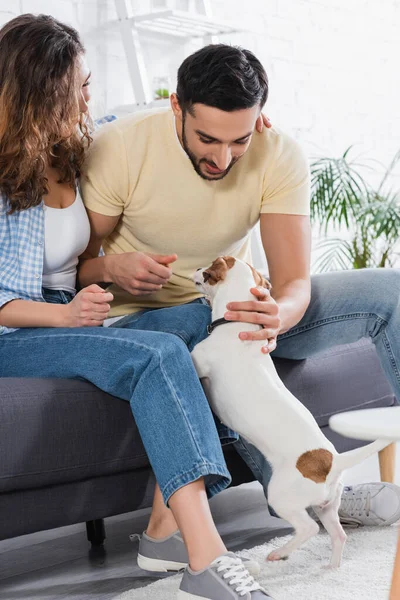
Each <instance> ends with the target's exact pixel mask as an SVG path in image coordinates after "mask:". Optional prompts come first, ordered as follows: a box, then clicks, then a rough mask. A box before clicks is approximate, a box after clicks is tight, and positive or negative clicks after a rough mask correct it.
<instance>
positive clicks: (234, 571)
mask: <svg viewBox="0 0 400 600" xmlns="http://www.w3.org/2000/svg"><path fill="white" fill-rule="evenodd" d="M271 598H272V596H269V595H268V593H267V592H266V591H265V590H264V589H263V588H262V587H261V586H260V584H258V583H257V582H256V581H255V580H254V579H253V577H252V576H251V575H250V573H249V572H248V570H247V569H246V567H245V565H244V564H243V562H242V561H241V560H240V558H238V557H237V556H235V555H234V554H233V552H228V553H227V554H223V555H222V556H219V557H218V558H216V559H215V560H214V561H213V562H212V563H211V564H210V565H209V566H208V567H206V568H205V569H203V570H202V571H192V569H191V568H190V567H187V568H186V570H185V572H184V574H183V577H182V581H181V585H180V586H179V591H178V600H268V599H270V600H271Z"/></svg>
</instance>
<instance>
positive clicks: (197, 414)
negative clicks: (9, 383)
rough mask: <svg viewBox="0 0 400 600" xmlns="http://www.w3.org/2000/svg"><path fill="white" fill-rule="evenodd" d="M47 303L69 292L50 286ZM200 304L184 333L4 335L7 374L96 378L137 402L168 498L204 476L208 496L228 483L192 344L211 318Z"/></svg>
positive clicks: (1, 362)
mask: <svg viewBox="0 0 400 600" xmlns="http://www.w3.org/2000/svg"><path fill="white" fill-rule="evenodd" d="M44 297H45V300H46V301H48V302H57V303H67V302H69V301H70V300H71V299H72V297H73V295H72V294H69V293H68V292H57V291H56V292H54V291H51V290H44ZM192 310H196V318H197V325H198V327H197V331H195V332H193V337H191V334H189V335H187V336H182V338H183V339H184V341H183V339H181V338H180V337H179V336H177V335H173V334H172V333H164V332H162V331H144V330H139V329H138V330H136V331H130V330H129V329H123V328H104V327H86V328H75V329H74V328H35V329H33V328H28V329H19V330H18V331H15V332H13V333H8V334H5V335H2V336H0V377H60V378H71V379H83V380H86V381H90V382H91V383H93V384H94V385H96V386H98V387H99V388H100V389H102V390H104V391H105V392H108V393H110V394H113V395H114V396H117V397H118V398H121V399H123V400H126V401H128V402H129V403H130V406H131V409H132V413H133V416H134V418H135V421H136V425H137V427H138V429H139V432H140V435H141V438H142V440H143V444H144V447H145V449H146V452H147V455H148V457H149V460H150V463H151V466H152V468H153V471H154V473H155V476H156V478H157V481H158V483H159V486H160V488H161V492H162V494H163V497H164V500H165V502H168V499H169V498H170V496H171V495H172V494H173V493H174V492H175V491H177V490H178V489H179V488H180V487H182V486H184V485H186V484H188V483H190V482H192V481H195V480H196V479H199V478H200V477H202V476H204V481H205V485H206V489H207V493H208V496H209V497H211V496H213V495H214V494H216V493H218V492H219V491H221V490H223V489H224V488H225V487H227V485H229V483H230V481H231V478H230V474H229V472H228V470H227V467H226V464H225V460H224V457H223V453H222V449H221V444H220V441H219V438H218V433H217V429H216V426H215V422H214V418H213V415H212V413H211V410H210V408H209V405H208V402H207V399H206V397H205V395H204V393H203V389H202V387H201V384H200V382H199V380H198V377H197V373H196V371H195V369H194V366H193V363H192V360H191V358H190V354H189V352H188V350H187V345H189V346H194V345H195V344H196V343H197V342H198V341H200V338H199V333H201V332H202V331H203V330H204V328H205V327H206V324H207V323H208V320H209V309H208V307H206V306H204V305H203V304H197V305H195V306H193V307H188V308H187V311H186V313H185V318H187V319H188V320H190V319H191V311H192Z"/></svg>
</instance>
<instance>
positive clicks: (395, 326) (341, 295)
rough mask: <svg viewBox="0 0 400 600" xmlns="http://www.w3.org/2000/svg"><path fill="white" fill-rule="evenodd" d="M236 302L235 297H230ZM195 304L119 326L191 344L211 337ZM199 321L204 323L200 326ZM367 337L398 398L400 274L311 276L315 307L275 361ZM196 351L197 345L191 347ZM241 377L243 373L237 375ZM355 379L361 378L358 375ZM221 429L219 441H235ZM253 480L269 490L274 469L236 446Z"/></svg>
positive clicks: (243, 445)
mask: <svg viewBox="0 0 400 600" xmlns="http://www.w3.org/2000/svg"><path fill="white" fill-rule="evenodd" d="M232 300H234V298H232ZM189 306H195V305H193V304H191V305H183V306H177V307H174V308H166V309H158V310H149V311H142V312H141V313H136V314H133V315H129V316H127V317H125V318H124V319H123V320H122V321H119V322H117V323H116V325H115V326H116V327H121V328H127V329H136V328H138V329H151V330H155V331H167V332H169V333H174V334H175V335H177V336H180V337H181V338H182V339H183V340H184V341H185V343H187V339H189V338H190V339H192V340H193V339H195V331H194V330H196V329H197V328H198V329H197V331H198V334H200V335H199V336H198V337H199V338H200V339H203V338H205V337H206V336H207V330H206V323H205V322H204V321H201V319H200V312H201V314H203V311H204V307H203V306H201V307H200V306H198V311H199V315H198V314H197V311H195V312H193V313H192V314H191V316H190V319H189V318H188V315H187V310H188V307H189ZM200 321H201V322H200ZM363 337H369V338H370V339H371V340H372V342H373V343H374V344H375V348H376V350H377V353H378V357H379V360H380V362H381V365H382V367H383V370H384V372H385V374H386V377H387V379H388V381H389V383H390V385H391V387H392V389H393V392H394V394H395V396H396V397H397V398H398V399H400V270H399V269H360V270H356V271H338V272H333V273H326V274H321V275H315V276H313V277H312V290H311V302H310V305H309V307H308V309H307V311H306V313H305V315H304V317H303V318H302V320H301V321H300V322H299V323H298V325H296V326H295V327H293V328H292V329H290V330H289V331H287V332H286V333H284V334H282V335H280V336H279V338H278V345H277V348H276V350H275V351H274V352H273V356H278V357H282V358H290V359H304V358H307V357H309V356H312V355H313V354H316V353H318V352H321V351H323V350H327V349H328V348H331V347H333V346H336V345H339V344H346V343H351V342H355V341H357V340H359V339H361V338H363ZM188 347H189V350H192V348H193V344H188ZM238 376H240V374H238ZM354 376H355V377H357V373H355V374H354ZM219 429H220V438H225V437H227V438H232V433H231V432H229V430H226V431H225V432H224V429H223V428H221V427H220V428H219ZM235 448H236V450H237V451H238V453H239V454H240V455H241V456H242V457H243V458H244V460H245V461H246V463H247V464H248V465H249V467H250V468H251V470H252V471H253V473H254V475H255V477H256V478H257V479H258V481H260V483H261V484H262V485H263V487H264V490H265V492H266V491H267V486H268V482H269V480H270V477H271V468H270V466H269V464H268V462H267V461H266V460H265V458H264V457H263V456H262V454H260V452H258V450H256V448H254V446H252V445H251V444H249V443H248V442H246V441H245V440H243V439H239V440H238V441H237V442H236V443H235Z"/></svg>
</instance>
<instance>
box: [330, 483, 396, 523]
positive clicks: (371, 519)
mask: <svg viewBox="0 0 400 600" xmlns="http://www.w3.org/2000/svg"><path fill="white" fill-rule="evenodd" d="M339 517H340V521H341V523H342V524H343V525H350V526H353V527H360V526H363V525H368V526H371V525H372V526H378V527H383V526H385V525H392V524H393V523H396V521H398V520H399V519H400V487H399V486H397V485H394V484H393V483H385V482H379V483H363V484H360V485H354V486H347V487H345V488H344V490H343V493H342V501H341V504H340V507H339Z"/></svg>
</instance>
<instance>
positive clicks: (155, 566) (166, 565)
mask: <svg viewBox="0 0 400 600" xmlns="http://www.w3.org/2000/svg"><path fill="white" fill-rule="evenodd" d="M129 537H130V539H131V541H134V540H135V539H139V540H140V541H139V550H138V556H137V563H138V566H139V567H140V568H141V569H143V570H144V571H155V572H158V573H165V572H167V571H180V570H181V569H185V568H186V567H187V564H188V561H189V559H188V555H187V551H186V547H185V544H184V543H183V539H182V537H181V534H180V532H179V530H178V531H175V532H174V533H171V535H168V536H167V537H165V538H162V539H160V540H156V539H154V538H152V537H150V536H148V535H147V534H146V532H145V531H144V532H143V534H142V536H140V535H139V534H137V533H134V534H132V535H130V536H129ZM243 562H244V563H245V565H246V569H247V570H248V571H249V573H250V575H252V576H253V577H258V575H259V574H260V565H259V563H258V562H257V561H255V560H250V559H248V558H244V559H243Z"/></svg>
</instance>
